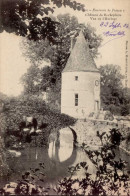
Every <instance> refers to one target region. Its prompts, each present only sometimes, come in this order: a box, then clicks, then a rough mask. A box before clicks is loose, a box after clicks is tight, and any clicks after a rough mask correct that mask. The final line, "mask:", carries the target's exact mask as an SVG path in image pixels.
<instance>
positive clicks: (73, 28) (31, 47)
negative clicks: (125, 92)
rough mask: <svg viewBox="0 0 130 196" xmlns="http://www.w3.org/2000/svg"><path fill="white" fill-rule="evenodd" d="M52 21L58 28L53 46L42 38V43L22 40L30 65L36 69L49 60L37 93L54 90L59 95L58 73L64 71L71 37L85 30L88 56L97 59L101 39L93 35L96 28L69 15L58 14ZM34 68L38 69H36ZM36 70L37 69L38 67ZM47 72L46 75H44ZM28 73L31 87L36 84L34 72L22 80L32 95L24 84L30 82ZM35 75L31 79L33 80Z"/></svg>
mask: <svg viewBox="0 0 130 196" xmlns="http://www.w3.org/2000/svg"><path fill="white" fill-rule="evenodd" d="M53 20H58V22H59V25H58V27H57V33H58V36H57V38H56V39H55V41H56V42H55V44H52V43H50V42H49V40H47V39H45V40H42V41H36V42H34V41H29V40H27V39H26V40H24V41H23V47H22V48H23V49H24V55H26V57H27V58H29V59H30V61H31V64H32V66H36V65H38V67H39V65H40V64H42V63H43V60H44V59H45V58H46V59H49V60H50V62H51V67H48V68H47V67H43V68H42V69H40V70H39V72H40V73H41V81H40V82H39V86H41V87H42V88H37V91H39V90H40V89H41V91H43V90H44V89H45V88H46V87H50V88H55V90H57V92H58V93H59V92H60V83H61V72H62V70H63V69H64V67H65V65H66V62H67V59H68V57H69V55H70V48H71V37H72V36H73V37H74V39H75V38H76V36H77V35H78V33H79V31H80V30H81V29H84V36H85V38H86V40H87V41H88V42H89V48H90V52H91V55H92V56H93V57H94V58H96V57H97V55H98V47H99V46H100V44H101V41H102V39H101V37H100V36H99V35H96V33H95V29H94V28H93V27H91V26H90V25H84V24H79V22H78V19H77V18H76V17H75V16H72V17H71V16H70V15H69V14H65V15H61V14H60V15H58V16H57V19H56V18H54V17H53ZM38 67H37V68H38ZM38 69H39V68H38ZM47 70H48V74H46V72H47ZM30 72H31V79H30V81H31V80H33V84H34V83H35V82H36V80H37V79H36V77H35V76H36V74H35V73H33V70H32V69H29V70H28V72H27V74H25V75H24V77H23V80H22V81H23V83H24V84H25V85H26V84H27V85H26V86H28V88H29V90H28V92H30V93H33V91H31V88H30V86H29V83H28V82H27V81H28V80H29V78H28V77H29V75H30ZM33 75H34V77H33Z"/></svg>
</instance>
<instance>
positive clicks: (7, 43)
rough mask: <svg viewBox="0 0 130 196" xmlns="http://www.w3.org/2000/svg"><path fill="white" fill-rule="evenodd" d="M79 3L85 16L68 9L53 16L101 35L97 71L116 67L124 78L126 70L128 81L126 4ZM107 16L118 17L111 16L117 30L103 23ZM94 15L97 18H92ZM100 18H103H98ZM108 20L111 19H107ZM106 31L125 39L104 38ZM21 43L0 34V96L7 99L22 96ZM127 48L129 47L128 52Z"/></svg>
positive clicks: (24, 65) (112, 0)
mask: <svg viewBox="0 0 130 196" xmlns="http://www.w3.org/2000/svg"><path fill="white" fill-rule="evenodd" d="M77 1H79V0H77ZM80 2H81V3H84V4H85V5H86V9H88V11H87V12H85V13H83V12H79V11H73V10H72V9H70V8H66V9H65V8H60V9H56V11H55V12H54V15H55V16H56V15H57V14H60V13H62V14H65V13H69V14H70V15H75V16H77V18H78V20H79V22H80V23H86V24H87V23H90V24H91V26H93V27H95V28H96V33H97V34H100V35H101V36H102V38H103V42H102V45H101V47H100V48H99V53H100V54H99V56H98V58H97V59H95V62H96V64H97V67H99V66H100V65H106V64H116V65H119V66H120V67H121V73H122V74H123V75H125V71H126V67H127V77H128V75H130V60H129V59H130V57H129V56H128V57H127V61H128V62H126V53H128V52H129V51H128V49H130V27H129V28H126V27H123V26H124V25H125V24H128V23H129V21H130V14H129V10H130V4H128V3H129V0H109V1H107V0H98V1H97V0H80ZM104 2H105V3H104ZM99 9H100V11H99ZM108 9H109V10H108ZM104 10H106V11H104ZM119 10H121V11H119ZM123 10H124V11H123ZM88 13H89V15H88ZM110 13H111V14H116V15H119V16H118V17H114V16H113V18H116V19H115V20H114V24H120V27H117V28H115V29H112V27H111V23H112V22H113V20H109V19H107V20H105V19H104V18H103V17H104V16H103V15H104V14H110ZM97 14H98V16H93V15H97ZM100 14H102V15H101V16H99V15H100ZM120 15H121V16H120ZM108 18H110V17H109V16H108ZM102 22H104V24H102V26H101V23H102ZM106 22H108V25H107V27H105V26H104V25H105V24H106ZM108 31H109V34H110V33H113V32H114V33H115V34H117V33H119V32H121V33H122V32H124V35H123V34H120V35H115V36H110V35H109V36H108V35H107V36H106V34H104V33H106V32H108ZM128 37H129V39H128ZM20 42H21V37H20V36H16V35H14V34H9V33H6V32H3V33H1V34H0V92H3V93H4V94H7V95H14V96H17V95H19V94H20V93H21V91H22V90H23V86H22V84H21V83H20V78H21V76H22V75H23V74H24V73H25V72H27V69H28V68H29V66H30V63H29V60H27V59H25V57H24V56H23V55H22V50H21V48H20V45H19V44H20ZM126 45H128V46H127V47H128V49H127V50H126ZM128 87H130V80H128Z"/></svg>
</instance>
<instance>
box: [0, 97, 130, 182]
mask: <svg viewBox="0 0 130 196" xmlns="http://www.w3.org/2000/svg"><path fill="white" fill-rule="evenodd" d="M2 101H3V102H4V105H3V108H2V110H1V113H0V120H1V137H0V147H1V148H0V149H1V150H0V155H1V158H0V163H1V165H2V167H0V170H1V177H2V175H3V176H6V175H9V172H10V168H8V165H7V161H6V159H7V158H11V157H13V156H15V150H16V151H17V150H18V149H19V148H26V146H28V145H29V146H39V147H45V148H47V147H48V138H49V135H50V133H52V132H57V131H58V130H60V129H62V128H65V127H73V128H75V126H76V124H77V123H79V122H78V120H77V119H74V118H71V117H69V116H67V115H64V114H60V112H58V111H56V110H53V111H52V110H51V109H50V108H49V106H47V105H46V104H45V103H44V101H42V100H40V99H37V98H36V97H35V98H34V97H31V96H30V97H29V96H23V97H19V98H7V97H6V98H4V99H3V100H2ZM23 115H26V116H29V115H32V116H33V117H35V118H36V119H37V120H38V126H40V124H41V123H42V124H43V125H44V126H43V130H42V133H40V134H37V136H35V135H34V136H33V135H32V137H31V141H30V142H28V140H25V138H22V140H21V135H20V130H19V125H20V122H21V120H22V117H23ZM90 121H91V120H89V121H87V120H86V122H84V120H83V121H80V123H79V125H78V126H79V127H78V126H77V129H78V128H79V129H82V126H86V127H87V126H88V124H89V123H90ZM81 123H82V126H81ZM112 126H113V124H112V125H111V126H110V125H106V122H105V124H103V123H99V122H93V125H92V126H91V129H90V127H89V126H88V131H87V133H88V136H87V139H88V140H89V141H91V139H92V137H93V141H91V143H89V145H90V147H91V145H93V144H94V143H95V142H96V143H97V142H99V141H98V140H97V139H101V138H100V136H101V135H102V134H103V131H104V132H105V131H106V133H108V132H109V131H110V129H112ZM93 128H94V129H93ZM92 129H93V130H94V132H95V135H94V136H93V133H91V134H90V132H91V131H92ZM117 129H118V127H117ZM89 130H90V132H89ZM119 130H121V134H122V136H123V137H124V138H125V139H124V140H123V142H122V141H121V143H120V146H121V148H127V147H128V143H129V142H130V141H129V132H127V131H126V129H125V127H124V128H123V129H120V128H119ZM97 131H99V135H98V136H97ZM92 132H93V131H92ZM26 139H27V138H26ZM94 140H95V141H94ZM19 143H21V144H20V145H19ZM86 143H87V142H86ZM96 143H95V145H96ZM86 145H87V144H86ZM9 150H10V151H9ZM125 150H126V151H129V149H125ZM12 152H13V153H12ZM66 183H68V181H66Z"/></svg>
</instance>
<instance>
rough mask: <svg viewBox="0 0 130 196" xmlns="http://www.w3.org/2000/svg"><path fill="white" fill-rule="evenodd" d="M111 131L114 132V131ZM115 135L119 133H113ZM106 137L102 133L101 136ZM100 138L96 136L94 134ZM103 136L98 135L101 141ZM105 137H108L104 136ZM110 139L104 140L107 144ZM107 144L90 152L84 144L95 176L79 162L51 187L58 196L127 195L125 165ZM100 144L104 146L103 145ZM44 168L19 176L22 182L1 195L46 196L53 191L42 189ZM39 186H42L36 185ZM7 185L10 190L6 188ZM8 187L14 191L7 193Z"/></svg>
mask: <svg viewBox="0 0 130 196" xmlns="http://www.w3.org/2000/svg"><path fill="white" fill-rule="evenodd" d="M113 131H114V130H113ZM116 131H118V130H116ZM104 133H105V132H104ZM97 135H99V134H97ZM103 136H104V134H102V136H101V135H100V137H99V138H100V139H101V140H102V139H103ZM106 137H107V135H106ZM112 137H113V136H112V135H110V137H107V139H108V143H109V140H111V138H112ZM108 143H106V144H105V145H103V146H102V147H101V148H100V149H98V150H94V151H92V150H90V149H89V147H88V146H86V145H85V144H83V145H82V148H83V149H84V151H85V152H86V156H88V157H89V159H90V160H91V162H92V164H93V165H94V167H95V168H96V174H95V175H93V174H91V173H90V172H89V165H88V164H87V162H80V163H78V164H76V166H71V167H69V170H68V171H69V177H65V178H64V179H62V180H60V181H59V183H58V184H57V185H56V187H54V189H53V190H54V191H55V193H56V194H57V195H68V196H69V195H70V196H71V195H93V196H95V195H97V196H101V195H104V196H107V195H127V196H128V195H129V187H128V183H129V176H128V175H127V172H126V169H125V168H126V162H124V161H122V160H121V159H117V158H116V154H115V150H114V149H115V146H114V145H113V144H112V145H110V144H108ZM102 144H103V143H102ZM81 169H82V170H84V175H83V176H80V178H78V176H77V172H78V171H80V170H81ZM44 176H45V175H44V164H43V163H40V164H39V167H38V168H36V169H33V168H30V171H27V172H25V173H24V174H23V175H22V179H21V180H20V181H18V182H17V183H15V187H14V186H12V185H11V183H10V184H7V185H5V187H4V188H2V189H1V190H0V191H1V193H2V194H3V195H6V194H7V193H8V194H9V195H10V194H11V193H12V192H11V191H12V190H13V191H14V194H19V195H26V194H27V195H33V194H37V195H46V194H47V195H49V190H51V189H52V188H48V189H46V188H44ZM38 182H41V185H38ZM9 185H10V186H9ZM10 187H12V188H13V189H12V190H11V191H10V189H9V188H10Z"/></svg>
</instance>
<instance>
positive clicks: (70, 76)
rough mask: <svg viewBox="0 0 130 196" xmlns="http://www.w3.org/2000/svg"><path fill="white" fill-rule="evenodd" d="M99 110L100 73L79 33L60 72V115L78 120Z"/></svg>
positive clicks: (81, 33)
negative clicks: (63, 114) (66, 115)
mask: <svg viewBox="0 0 130 196" xmlns="http://www.w3.org/2000/svg"><path fill="white" fill-rule="evenodd" d="M99 110H100V73H99V70H98V69H97V67H96V64H95V62H94V60H93V58H92V56H91V54H90V51H89V45H88V43H87V42H86V40H85V37H84V35H83V32H82V31H80V33H79V35H78V36H77V37H76V42H75V45H74V46H73V48H72V51H71V54H70V56H69V58H68V61H67V64H66V66H65V68H64V70H63V72H62V88H61V113H65V114H68V115H70V116H72V117H75V118H79V119H80V118H85V117H87V116H88V115H89V114H90V113H91V112H94V111H96V112H97V111H99Z"/></svg>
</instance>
